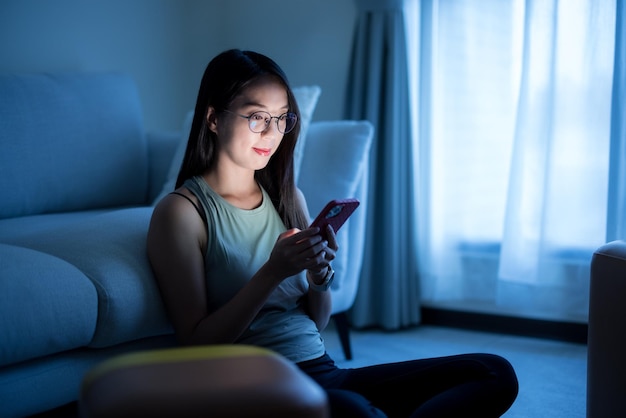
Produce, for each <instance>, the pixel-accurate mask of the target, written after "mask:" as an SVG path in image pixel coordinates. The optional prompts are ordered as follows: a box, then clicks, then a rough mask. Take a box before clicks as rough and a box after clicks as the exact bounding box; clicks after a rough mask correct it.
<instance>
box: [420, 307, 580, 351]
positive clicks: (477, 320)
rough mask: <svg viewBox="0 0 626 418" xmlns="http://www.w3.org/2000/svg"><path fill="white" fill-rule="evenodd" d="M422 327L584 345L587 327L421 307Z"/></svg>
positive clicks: (570, 323)
mask: <svg viewBox="0 0 626 418" xmlns="http://www.w3.org/2000/svg"><path fill="white" fill-rule="evenodd" d="M421 312H422V324H427V325H437V326H448V327H453V328H462V329H471V330H475V331H485V332H495V333H499V334H511V335H519V336H526V337H534V338H545V339H550V340H557V341H566V342H572V343H579V344H587V324H583V323H574V322H560V321H550V320H542V319H531V318H521V317H514V316H506V315H497V314H492V313H477V312H464V311H455V310H452V309H441V308H432V307H422V309H421Z"/></svg>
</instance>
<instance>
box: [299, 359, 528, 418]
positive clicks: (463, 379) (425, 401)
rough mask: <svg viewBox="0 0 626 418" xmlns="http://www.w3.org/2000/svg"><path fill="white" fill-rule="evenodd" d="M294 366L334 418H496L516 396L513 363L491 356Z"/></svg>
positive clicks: (320, 362) (317, 362)
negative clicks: (321, 393)
mask: <svg viewBox="0 0 626 418" xmlns="http://www.w3.org/2000/svg"><path fill="white" fill-rule="evenodd" d="M298 366H299V367H300V369H302V370H303V371H304V372H305V373H307V374H308V375H309V376H310V377H311V378H313V379H314V380H315V381H316V382H317V383H319V384H320V385H321V386H322V387H323V388H324V389H325V390H326V392H327V394H328V398H329V401H330V406H331V415H332V417H333V418H338V417H350V418H357V417H404V418H406V417H439V418H441V417H446V418H448V417H449V418H457V417H459V418H460V417H480V418H489V417H499V416H501V415H502V414H503V413H504V412H505V411H506V410H507V409H509V407H510V406H511V405H512V404H513V401H514V400H515V398H516V397H517V391H518V383H517V377H516V375H515V371H514V370H513V368H512V367H511V364H510V363H509V362H508V361H507V360H505V359H503V358H502V357H499V356H496V355H492V354H463V355H458V356H449V357H438V358H428V359H420V360H412V361H404V362H399V363H389V364H381V365H375V366H368V367H361V368H355V369H340V368H338V367H337V366H336V365H335V362H334V361H333V360H332V359H331V358H330V356H328V355H324V356H322V357H320V358H318V359H315V360H310V361H305V362H302V363H299V364H298Z"/></svg>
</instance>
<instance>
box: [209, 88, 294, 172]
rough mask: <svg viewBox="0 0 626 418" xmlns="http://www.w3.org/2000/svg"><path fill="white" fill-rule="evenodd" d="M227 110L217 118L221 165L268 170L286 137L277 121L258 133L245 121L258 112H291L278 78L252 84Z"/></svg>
mask: <svg viewBox="0 0 626 418" xmlns="http://www.w3.org/2000/svg"><path fill="white" fill-rule="evenodd" d="M227 110H228V111H227V112H222V113H220V114H219V116H217V124H216V127H217V137H218V141H219V144H220V148H219V149H220V151H219V161H218V164H220V165H222V164H229V165H231V164H232V165H235V166H237V167H240V168H244V169H249V170H260V169H262V168H264V167H265V166H266V165H267V164H268V162H269V160H270V158H271V157H272V155H274V153H275V152H276V150H277V149H278V147H279V146H280V143H281V141H282V139H283V134H282V133H281V132H280V131H279V130H278V127H277V124H276V121H277V119H274V118H272V120H271V122H270V124H269V126H268V127H267V128H266V129H265V130H264V131H263V132H259V133H255V132H252V131H251V130H250V127H249V121H248V119H246V118H245V117H248V116H250V115H252V114H253V113H255V112H267V113H269V114H270V115H271V116H280V115H282V114H283V113H285V112H287V111H289V104H288V99H287V91H286V90H285V87H284V86H283V85H282V84H281V83H280V82H279V81H277V79H276V78H274V77H269V76H268V77H261V78H260V79H258V80H256V81H254V82H253V83H252V84H250V85H249V86H248V87H247V88H246V89H245V90H244V91H243V92H242V94H240V95H239V96H238V97H237V98H236V99H235V100H234V101H233V104H232V105H231V107H230V108H229V109H227ZM242 116H245V117H242Z"/></svg>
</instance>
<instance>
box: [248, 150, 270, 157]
mask: <svg viewBox="0 0 626 418" xmlns="http://www.w3.org/2000/svg"><path fill="white" fill-rule="evenodd" d="M252 149H253V150H254V152H256V153H257V154H259V155H262V156H263V157H269V155H270V152H272V150H271V149H270V148H252Z"/></svg>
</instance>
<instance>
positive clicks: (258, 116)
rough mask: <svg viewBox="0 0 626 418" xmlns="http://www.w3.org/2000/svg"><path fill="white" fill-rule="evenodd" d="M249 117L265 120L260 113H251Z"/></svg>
mask: <svg viewBox="0 0 626 418" xmlns="http://www.w3.org/2000/svg"><path fill="white" fill-rule="evenodd" d="M250 119H252V120H254V121H262V120H265V116H263V115H261V114H260V113H253V114H252V115H250Z"/></svg>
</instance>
